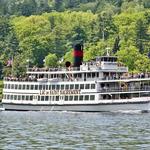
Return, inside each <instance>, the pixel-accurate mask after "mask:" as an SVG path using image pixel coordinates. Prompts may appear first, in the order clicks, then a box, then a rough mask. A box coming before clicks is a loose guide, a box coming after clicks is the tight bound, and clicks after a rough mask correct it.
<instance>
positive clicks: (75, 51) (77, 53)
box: [73, 50, 83, 57]
mask: <svg viewBox="0 0 150 150" xmlns="http://www.w3.org/2000/svg"><path fill="white" fill-rule="evenodd" d="M73 55H74V57H83V51H78V50H74V52H73Z"/></svg>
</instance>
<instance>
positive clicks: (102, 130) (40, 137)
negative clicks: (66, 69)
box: [0, 111, 150, 150]
mask: <svg viewBox="0 0 150 150" xmlns="http://www.w3.org/2000/svg"><path fill="white" fill-rule="evenodd" d="M149 126H150V113H146V114H126V113H125V114H124V113H69V112H9V111H4V112H0V139H1V140H0V149H11V150H16V149H17V150H20V149H21V150H22V149H42V150H43V149H45V150H47V149H50V150H51V149H66V150H70V149H71V150H77V149H80V150H86V149H91V150H94V149H97V150H108V149H109V150H111V149H116V150H124V149H125V150H126V149H131V150H134V149H135V150H137V149H139V150H141V149H144V150H148V149H150V134H149V133H150V128H149Z"/></svg>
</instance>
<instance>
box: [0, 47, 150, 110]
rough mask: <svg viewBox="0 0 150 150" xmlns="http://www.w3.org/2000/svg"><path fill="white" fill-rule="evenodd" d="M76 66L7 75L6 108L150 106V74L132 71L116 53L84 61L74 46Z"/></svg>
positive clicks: (134, 107)
mask: <svg viewBox="0 0 150 150" xmlns="http://www.w3.org/2000/svg"><path fill="white" fill-rule="evenodd" d="M74 57H75V61H74V65H73V66H72V65H71V63H70V62H66V67H64V68H46V69H45V68H37V67H34V68H28V70H27V75H26V76H25V77H24V78H16V77H12V76H10V77H5V78H4V89H3V99H2V104H3V107H4V108H5V110H35V111H87V112H98V111H121V110H142V111H148V110H149V109H150V73H140V74H130V73H128V68H127V67H125V66H123V65H122V64H120V63H118V62H117V57H115V56H109V55H107V56H101V57H96V58H95V59H93V60H91V61H89V62H83V61H82V60H83V46H82V45H81V44H77V45H75V46H74Z"/></svg>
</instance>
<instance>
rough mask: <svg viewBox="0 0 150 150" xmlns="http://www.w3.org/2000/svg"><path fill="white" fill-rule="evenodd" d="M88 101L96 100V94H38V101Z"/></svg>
mask: <svg viewBox="0 0 150 150" xmlns="http://www.w3.org/2000/svg"><path fill="white" fill-rule="evenodd" d="M62 99H64V100H65V101H83V100H85V101H88V100H95V95H69V96H38V101H59V100H62Z"/></svg>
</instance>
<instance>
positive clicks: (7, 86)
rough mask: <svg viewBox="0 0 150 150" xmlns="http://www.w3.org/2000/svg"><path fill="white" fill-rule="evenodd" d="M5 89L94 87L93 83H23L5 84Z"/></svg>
mask: <svg viewBox="0 0 150 150" xmlns="http://www.w3.org/2000/svg"><path fill="white" fill-rule="evenodd" d="M4 88H5V89H22V90H25V89H26V90H64V89H65V90H68V89H95V84H70V85H69V84H66V85H64V84H62V85H56V84H55V85H29V84H27V85H25V84H5V85H4Z"/></svg>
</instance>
